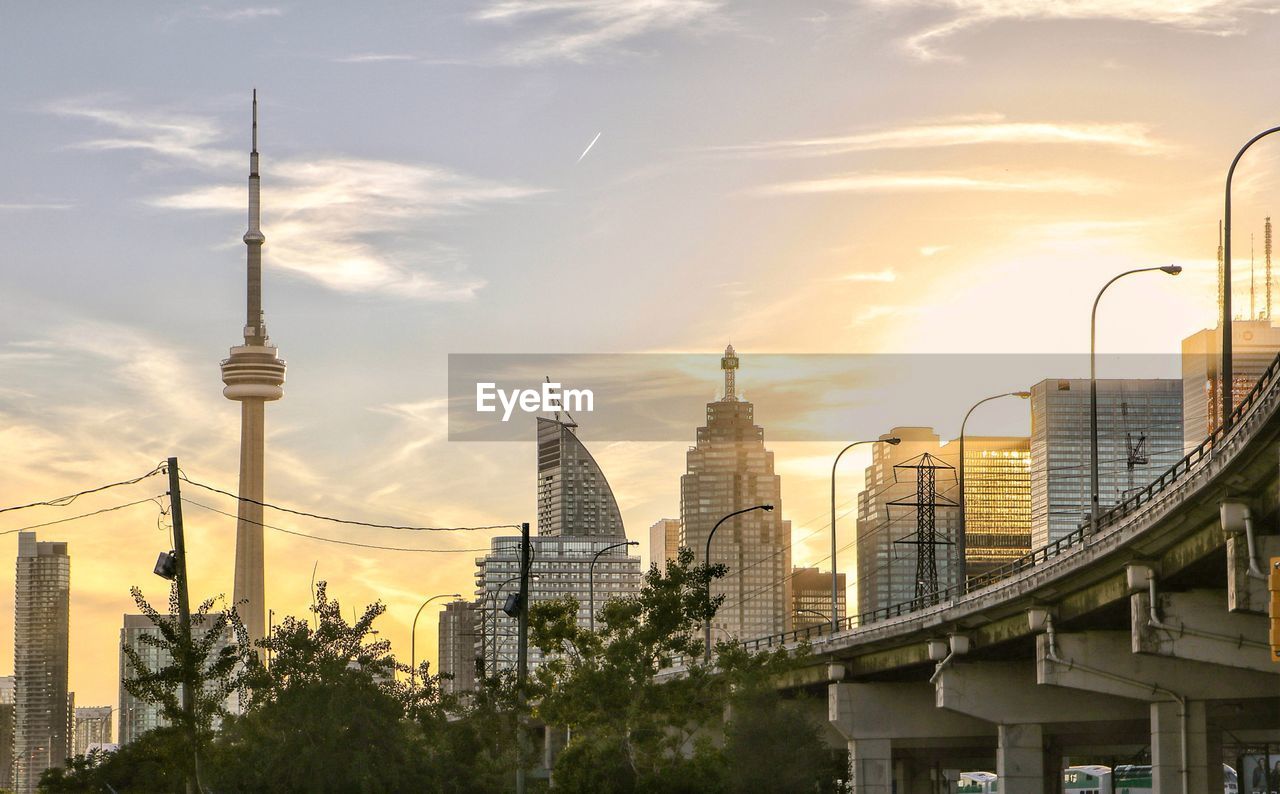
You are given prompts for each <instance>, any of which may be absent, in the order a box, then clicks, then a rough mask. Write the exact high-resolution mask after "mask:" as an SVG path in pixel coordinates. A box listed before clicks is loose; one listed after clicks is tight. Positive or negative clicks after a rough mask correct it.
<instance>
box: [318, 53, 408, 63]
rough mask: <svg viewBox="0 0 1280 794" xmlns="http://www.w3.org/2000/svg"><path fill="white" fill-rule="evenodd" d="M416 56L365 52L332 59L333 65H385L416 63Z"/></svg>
mask: <svg viewBox="0 0 1280 794" xmlns="http://www.w3.org/2000/svg"><path fill="white" fill-rule="evenodd" d="M416 60H418V57H417V56H416V55H403V54H399V53H379V52H366V53H360V54H358V55H346V56H343V57H341V58H334V59H333V62H334V63H386V62H389V61H416Z"/></svg>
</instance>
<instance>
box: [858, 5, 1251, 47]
mask: <svg viewBox="0 0 1280 794" xmlns="http://www.w3.org/2000/svg"><path fill="white" fill-rule="evenodd" d="M875 1H876V2H877V3H879V4H880V5H882V6H888V7H895V8H943V9H948V10H951V11H954V12H955V15H954V16H953V17H952V18H951V19H948V20H947V21H945V22H943V23H941V24H938V25H934V26H933V27H929V28H926V29H925V30H922V31H920V32H918V33H915V34H913V35H912V36H910V37H909V38H908V39H907V40H906V41H905V46H906V49H907V51H908V52H910V53H911V54H912V55H914V56H915V57H917V58H920V59H922V60H939V59H943V58H953V59H954V56H947V55H944V54H942V53H941V52H939V50H938V46H939V44H940V43H941V42H942V41H943V40H945V39H947V38H950V37H951V36H954V35H955V34H957V33H959V32H961V31H963V30H967V29H969V28H972V27H976V26H978V25H983V24H986V23H990V22H998V21H1006V20H1014V21H1018V20H1044V19H1048V20H1113V21H1122V22H1145V23H1148V24H1152V25H1162V26H1165V27H1172V28H1178V29H1182V30H1188V31H1194V32H1197V33H1212V34H1216V35H1231V34H1234V33H1238V32H1240V31H1241V30H1242V29H1243V22H1242V19H1243V17H1244V16H1245V15H1247V14H1250V13H1275V9H1274V8H1266V7H1265V5H1264V4H1261V3H1258V2H1256V0H1184V1H1183V2H1167V0H1018V1H1017V2H1011V1H1010V0H875Z"/></svg>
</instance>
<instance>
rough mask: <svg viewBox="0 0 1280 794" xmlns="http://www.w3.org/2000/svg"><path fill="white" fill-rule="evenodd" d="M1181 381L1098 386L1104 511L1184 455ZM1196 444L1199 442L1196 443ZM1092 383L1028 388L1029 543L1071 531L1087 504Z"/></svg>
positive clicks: (1054, 382)
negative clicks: (1029, 454) (1029, 394)
mask: <svg viewBox="0 0 1280 794" xmlns="http://www.w3.org/2000/svg"><path fill="white" fill-rule="evenodd" d="M1182 397H1183V382H1182V381H1179V380H1173V379H1154V380H1099V381H1098V476H1099V487H1098V494H1099V503H1100V505H1101V508H1102V509H1104V510H1105V509H1106V508H1108V507H1111V506H1112V505H1115V504H1117V503H1119V502H1120V501H1121V500H1123V499H1124V498H1125V497H1126V496H1127V495H1128V494H1131V493H1133V492H1134V491H1135V490H1137V489H1139V488H1144V487H1146V486H1147V484H1148V483H1150V482H1151V481H1152V480H1154V479H1155V478H1156V477H1158V476H1159V475H1161V474H1163V473H1164V472H1165V471H1166V470H1167V469H1168V468H1169V467H1170V466H1172V465H1173V464H1174V463H1176V462H1177V461H1178V460H1179V459H1181V458H1182V455H1183V452H1182V449H1183V443H1184V439H1183V425H1182V417H1183V403H1182ZM1197 443H1199V442H1197ZM1089 458H1090V432H1089V381H1088V380H1087V379H1074V380H1045V381H1041V382H1040V383H1037V384H1036V385H1034V386H1032V387H1031V544H1032V546H1033V547H1034V548H1040V547H1042V546H1045V545H1047V544H1049V543H1051V542H1053V541H1056V540H1058V539H1059V538H1062V537H1064V536H1066V535H1068V534H1070V533H1072V532H1074V531H1075V530H1076V529H1077V528H1078V527H1079V526H1080V525H1081V523H1083V522H1085V521H1086V517H1087V515H1088V513H1089V503H1090V482H1089V479H1090V477H1089V475H1090V459H1089Z"/></svg>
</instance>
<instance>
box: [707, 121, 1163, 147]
mask: <svg viewBox="0 0 1280 794" xmlns="http://www.w3.org/2000/svg"><path fill="white" fill-rule="evenodd" d="M983 144H998V145H1001V146H1008V145H1017V144H1023V145H1033V144H1040V145H1043V144H1073V145H1086V146H1111V147H1116V148H1121V149H1126V150H1129V151H1133V152H1136V153H1139V154H1155V153H1160V152H1165V151H1168V150H1169V149H1170V148H1171V147H1170V146H1169V145H1168V144H1165V143H1163V142H1161V141H1157V140H1154V139H1152V138H1151V137H1150V135H1149V133H1148V130H1147V127H1146V126H1145V125H1142V124H1087V123H1086V124H1063V123H1056V122H1006V121H1003V120H1002V117H998V116H997V117H995V118H994V119H991V118H989V117H988V119H987V120H983V121H954V122H949V123H940V124H912V125H906V126H899V127H890V128H885V129H879V130H873V131H870V132H862V133H856V134H853V135H839V136H831V137H821V138H799V139H793V140H782V141H769V142H765V143H753V144H743V145H738V146H723V147H719V148H717V149H716V150H715V151H719V152H726V153H730V154H742V155H748V156H749V155H757V156H772V157H821V156H830V155H838V154H847V153H850V152H869V151H880V150H885V149H925V148H937V147H947V146H974V145H983Z"/></svg>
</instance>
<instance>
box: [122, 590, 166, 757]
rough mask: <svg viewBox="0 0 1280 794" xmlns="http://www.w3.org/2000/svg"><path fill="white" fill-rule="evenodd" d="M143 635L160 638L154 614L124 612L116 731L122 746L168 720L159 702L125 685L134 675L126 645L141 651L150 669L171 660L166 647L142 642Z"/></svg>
mask: <svg viewBox="0 0 1280 794" xmlns="http://www.w3.org/2000/svg"><path fill="white" fill-rule="evenodd" d="M143 636H151V637H157V638H158V637H159V636H160V629H158V628H156V625H155V624H154V623H152V622H151V618H149V617H147V616H146V615H125V616H124V623H123V626H122V627H121V629H120V703H119V706H118V707H117V710H116V714H117V720H118V722H119V730H118V731H117V735H118V736H119V743H120V746H121V747H123V746H125V745H126V744H129V743H130V742H132V741H134V740H135V739H137V738H138V737H139V736H141V735H142V734H144V733H146V732H147V731H151V730H155V729H156V728H160V727H163V726H165V725H168V724H169V722H168V720H166V719H165V718H164V715H162V714H161V713H160V707H159V706H158V705H156V704H154V703H147V702H146V701H143V700H139V699H138V698H136V697H134V696H133V695H131V694H129V692H128V691H126V690H125V688H124V682H125V679H127V678H130V677H132V676H133V675H134V670H133V665H132V664H131V663H130V662H129V657H128V656H126V655H125V652H124V649H125V647H129V648H132V649H133V650H134V651H136V652H137V653H138V654H139V655H141V657H142V661H143V662H144V663H145V664H146V665H147V667H148V669H151V670H156V669H158V668H160V667H163V666H165V665H167V664H169V663H170V661H171V660H172V657H170V655H169V652H168V651H166V650H164V649H163V648H157V647H156V646H154V645H152V644H151V643H148V642H143V641H142V640H141V639H140V638H141V637H143Z"/></svg>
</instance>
